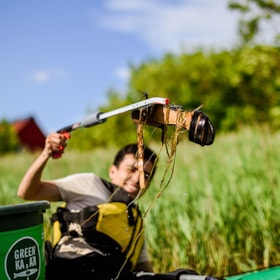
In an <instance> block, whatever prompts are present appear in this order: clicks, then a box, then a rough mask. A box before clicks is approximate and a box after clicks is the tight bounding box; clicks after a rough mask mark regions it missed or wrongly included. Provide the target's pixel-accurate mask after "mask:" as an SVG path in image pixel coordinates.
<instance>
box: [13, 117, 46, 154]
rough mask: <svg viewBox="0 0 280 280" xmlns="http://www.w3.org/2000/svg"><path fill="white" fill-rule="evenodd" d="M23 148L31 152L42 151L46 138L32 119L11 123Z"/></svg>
mask: <svg viewBox="0 0 280 280" xmlns="http://www.w3.org/2000/svg"><path fill="white" fill-rule="evenodd" d="M12 126H13V127H14V129H15V131H16V133H17V135H18V138H19V141H20V142H21V145H22V147H23V148H26V149H28V150H29V151H31V152H34V151H36V150H39V149H40V150H41V149H43V147H44V145H45V138H46V136H45V135H44V133H43V132H42V130H41V129H40V128H39V126H38V124H37V123H36V121H35V119H34V118H33V117H29V118H26V119H22V120H18V121H14V122H12Z"/></svg>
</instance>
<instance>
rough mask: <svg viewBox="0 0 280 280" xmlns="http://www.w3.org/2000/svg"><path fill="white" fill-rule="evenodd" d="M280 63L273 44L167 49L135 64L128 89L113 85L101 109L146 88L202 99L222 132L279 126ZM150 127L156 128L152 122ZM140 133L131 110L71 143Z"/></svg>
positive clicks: (184, 100) (187, 102) (192, 102)
mask: <svg viewBox="0 0 280 280" xmlns="http://www.w3.org/2000/svg"><path fill="white" fill-rule="evenodd" d="M279 65H280V49H279V48H276V47H271V46H255V47H243V48H241V49H233V50H223V51H214V50H209V51H205V50H204V51H203V50H196V51H194V52H193V53H183V54H180V55H174V54H166V55H165V56H164V57H162V58H161V59H158V60H149V61H146V62H143V63H142V64H140V65H138V66H131V79H130V83H129V88H128V90H127V92H126V94H121V93H119V92H117V91H112V90H111V91H110V92H109V93H108V103H107V105H106V106H103V107H101V108H100V111H102V112H109V111H111V110H114V109H117V108H120V107H122V106H126V105H128V104H131V103H134V102H138V101H140V100H142V99H143V98H144V96H145V95H144V94H143V93H142V92H146V93H148V96H149V97H154V96H161V97H168V98H170V101H171V103H175V104H177V105H181V106H182V107H183V109H185V110H194V109H196V108H197V107H199V106H200V105H203V108H202V110H203V111H204V112H205V113H206V114H207V115H208V116H209V118H210V119H211V121H212V122H213V124H214V127H215V129H216V131H217V132H223V131H234V130H238V129H240V128H242V127H244V126H255V125H257V126H258V125H264V124H266V125H269V126H270V127H271V128H273V129H279V128H280V122H279V116H280V68H279ZM137 91H138V92H137ZM145 131H146V133H147V134H148V135H150V134H151V133H152V129H151V128H145ZM148 137H150V136H148ZM158 137H160V136H158V135H157V138H156V139H157V140H158V139H159V138H158ZM136 139H137V138H136V126H135V125H134V124H133V122H132V119H131V118H130V113H125V114H121V115H118V116H114V117H111V118H109V119H108V120H107V121H106V122H105V123H104V124H102V125H98V126H97V127H93V128H90V129H84V130H78V131H77V132H74V133H73V137H72V139H71V141H70V142H69V145H70V146H71V147H72V148H75V149H80V150H88V149H91V148H93V147H97V146H105V147H108V146H111V145H114V146H120V145H124V144H126V143H128V142H135V141H136Z"/></svg>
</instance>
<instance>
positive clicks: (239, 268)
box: [0, 129, 280, 276]
mask: <svg viewBox="0 0 280 280" xmlns="http://www.w3.org/2000/svg"><path fill="white" fill-rule="evenodd" d="M279 143H280V133H279V132H275V133H272V132H270V131H269V130H267V129H244V130H243V131H240V132H238V133H235V134H224V135H218V136H217V137H216V140H215V142H214V144H213V145H212V146H209V147H200V146H198V145H196V144H194V143H191V142H189V141H188V140H186V139H185V136H184V137H183V138H182V141H181V143H179V145H178V147H177V153H176V158H175V160H174V161H173V162H171V164H170V165H169V166H170V167H172V164H173V163H174V170H172V168H170V169H169V172H168V174H167V176H166V177H165V178H166V180H165V181H164V183H163V186H165V184H167V181H168V179H169V178H170V177H172V178H171V182H170V184H169V185H168V186H167V188H166V189H165V190H162V189H160V188H159V186H160V185H161V181H162V178H163V175H164V170H165V168H166V166H168V157H167V156H166V154H165V153H164V152H162V153H161V157H160V161H159V167H158V171H157V174H156V176H155V178H154V181H153V183H152V185H151V187H150V189H149V191H147V192H146V193H145V195H144V196H143V197H142V198H141V200H140V206H141V208H142V210H143V212H144V213H146V214H145V226H146V228H145V234H146V237H147V241H148V248H149V252H150V256H151V259H152V263H153V266H154V268H155V270H156V271H158V272H168V271H171V270H175V269H178V268H193V269H195V270H196V271H197V272H199V273H201V274H210V275H216V276H218V275H228V274H235V273H238V272H244V271H248V270H252V269H255V268H259V267H267V266H270V265H274V264H279V263H280V261H279V260H280V252H279V248H280V238H279V236H280V219H279V210H280V202H279V197H280V188H279V185H280V162H279V158H280V151H279V149H278V145H279ZM152 146H153V148H154V149H155V150H156V151H159V147H158V145H157V146H156V145H155V144H153V145H152ZM114 153H115V149H113V148H112V149H107V150H102V149H98V150H94V151H91V152H88V153H77V152H73V151H70V150H68V151H67V153H66V154H65V155H64V156H63V157H62V158H61V159H60V160H59V161H56V160H51V161H50V162H49V164H48V165H47V167H46V169H45V172H44V178H58V177H62V176H65V175H68V174H70V173H74V172H83V171H92V170H94V171H95V173H97V174H99V175H101V176H102V177H104V178H108V177H107V168H108V167H109V165H110V163H111V160H112V155H113V154H114ZM35 156H36V155H30V154H27V153H25V154H20V155H9V156H5V157H2V159H1V162H0V172H1V177H0V180H1V181H0V182H1V188H0V204H2V205H7V204H14V203H19V202H22V201H21V200H20V199H19V198H17V197H16V190H17V186H18V184H19V182H20V180H21V178H22V176H23V175H24V172H25V171H26V169H27V168H28V166H29V165H30V164H31V162H32V161H33V160H34V158H35ZM150 206H151V208H150ZM55 207H56V204H53V206H52V209H51V210H48V212H47V214H46V216H49V215H50V213H51V211H53V210H54V209H55ZM146 211H147V212H146ZM46 224H47V225H46V228H47V232H48V233H49V230H48V220H47V219H46Z"/></svg>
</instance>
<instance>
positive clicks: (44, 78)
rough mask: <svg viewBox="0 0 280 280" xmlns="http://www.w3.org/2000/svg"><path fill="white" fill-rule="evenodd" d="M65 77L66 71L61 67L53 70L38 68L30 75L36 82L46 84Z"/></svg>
mask: <svg viewBox="0 0 280 280" xmlns="http://www.w3.org/2000/svg"><path fill="white" fill-rule="evenodd" d="M63 78H65V72H64V70H63V69H61V68H55V69H51V70H36V71H34V72H32V73H31V74H30V75H29V78H28V79H29V80H30V81H31V82H34V83H36V84H46V83H48V82H50V81H52V80H61V79H63Z"/></svg>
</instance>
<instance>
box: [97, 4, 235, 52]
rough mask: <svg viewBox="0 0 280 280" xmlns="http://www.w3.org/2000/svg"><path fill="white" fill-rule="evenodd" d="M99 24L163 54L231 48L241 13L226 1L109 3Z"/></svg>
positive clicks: (98, 19)
mask: <svg viewBox="0 0 280 280" xmlns="http://www.w3.org/2000/svg"><path fill="white" fill-rule="evenodd" d="M95 19H96V17H95ZM97 21H98V24H99V25H101V26H102V27H103V28H106V29H111V30H115V31H118V32H123V33H128V34H131V35H133V36H135V37H136V38H139V39H140V40H142V41H144V42H145V43H146V44H147V45H148V46H149V47H151V48H153V49H155V50H159V51H178V50H180V48H181V47H182V46H184V47H194V46H230V45H232V44H233V43H234V40H235V35H236V33H237V30H236V28H237V14H236V13H234V12H232V11H230V10H229V9H228V8H227V1H226V0H215V1H213V0H196V1H190V0H181V1H171V0H170V1H160V0H154V1H152V0H107V1H105V13H103V14H102V17H97Z"/></svg>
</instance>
